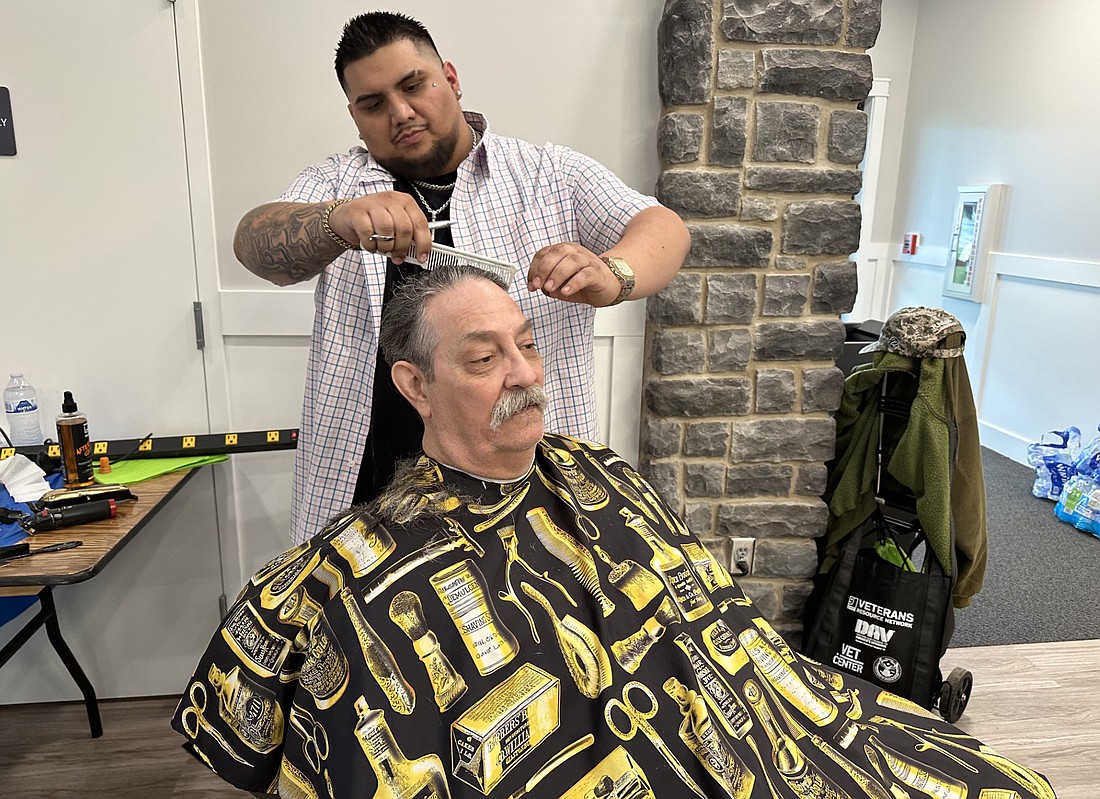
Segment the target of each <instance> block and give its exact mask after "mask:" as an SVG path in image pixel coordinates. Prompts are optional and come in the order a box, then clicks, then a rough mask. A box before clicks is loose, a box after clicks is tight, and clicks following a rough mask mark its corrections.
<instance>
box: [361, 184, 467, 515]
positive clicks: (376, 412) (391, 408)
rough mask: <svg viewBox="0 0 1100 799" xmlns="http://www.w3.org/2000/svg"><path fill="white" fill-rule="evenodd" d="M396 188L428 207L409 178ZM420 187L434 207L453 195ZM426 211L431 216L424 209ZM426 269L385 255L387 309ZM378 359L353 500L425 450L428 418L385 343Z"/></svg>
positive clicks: (443, 237)
mask: <svg viewBox="0 0 1100 799" xmlns="http://www.w3.org/2000/svg"><path fill="white" fill-rule="evenodd" d="M456 175H457V173H456V172H451V173H449V174H446V175H440V176H439V177H435V178H431V179H429V180H428V181H427V182H428V183H434V184H437V185H446V184H449V183H454V181H455V177H456ZM393 188H394V191H402V192H404V193H405V194H409V195H411V196H412V198H413V199H414V200H416V201H417V205H419V206H420V207H421V209H424V206H423V203H421V202H420V200H419V199H418V198H417V196H416V192H414V191H413V188H412V185H411V184H410V183H409V182H408V181H407V180H405V179H404V178H397V179H396V180H395V181H394V184H393ZM418 190H419V191H420V193H421V194H422V195H423V196H424V199H425V200H427V202H428V204H429V205H430V206H431V207H432V208H439V207H440V206H441V205H443V204H444V203H445V202H447V200H448V199H449V198H450V196H451V191H453V190H452V189H448V190H447V191H435V190H433V189H425V188H423V184H421V186H419V187H418ZM450 211H451V209H450V206H449V205H448V206H447V207H446V208H444V209H443V210H442V211H441V212H439V213H438V214H436V215H435V219H437V220H440V221H442V220H445V219H450ZM425 216H427V217H428V218H429V219H431V218H432V216H431V214H429V213H428V212H427V210H425ZM434 234H435V235H434V241H435V242H436V243H437V244H446V245H447V246H453V239H452V238H451V231H450V229H449V228H442V229H440V230H436V231H434ZM421 272H423V269H421V268H420V267H419V266H417V265H416V264H412V263H409V262H407V261H406V262H405V263H403V264H400V265H398V264H395V263H394V262H393V261H391V260H389V259H387V260H386V287H385V289H384V290H383V292H382V309H383V311H384V310H385V308H386V305H387V303H389V301H390V299H391V298H392V297H393V295H394V292H395V291H396V290H397V288H398V287H399V286H400V285H401V284H402V283H404V282H405V281H406V280H408V279H409V278H410V277H415V276H416V275H418V274H420V273H421ZM377 360H378V365H377V368H376V369H375V372H374V400H373V405H372V408H371V419H370V431H369V432H368V433H367V443H366V446H365V448H364V451H363V462H362V464H361V465H360V467H359V478H358V479H357V480H356V482H355V494H354V496H353V498H352V501H353V503H354V504H356V505H358V504H360V503H363V502H370V501H371V500H372V499H374V498H375V497H376V496H378V494H379V493H381V491H382V489H383V488H385V487H386V486H387V485H389V482H390V480H392V479H393V475H394V470H395V468H396V466H397V463H398V461H400V460H403V459H404V458H408V457H410V456H412V455H415V454H417V453H419V452H420V451H421V448H422V445H421V442H422V439H423V437H424V423H423V421H422V420H421V419H420V414H418V413H417V412H416V409H415V408H413V406H412V405H410V404H409V402H408V401H407V400H406V399H405V398H404V397H402V396H401V394H400V393H399V392H398V390H397V387H396V386H394V384H393V380H392V379H391V378H390V364H389V362H387V361H386V358H385V356H384V355H383V354H382V351H381V349H379V350H378V354H377Z"/></svg>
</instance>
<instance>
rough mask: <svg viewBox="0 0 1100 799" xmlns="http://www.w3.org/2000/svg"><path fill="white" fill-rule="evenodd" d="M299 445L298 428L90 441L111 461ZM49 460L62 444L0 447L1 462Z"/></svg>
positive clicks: (95, 451)
mask: <svg viewBox="0 0 1100 799" xmlns="http://www.w3.org/2000/svg"><path fill="white" fill-rule="evenodd" d="M297 446H298V430H297V428H294V429H289V430H250V431H248V432H245V433H196V434H195V435H186V436H157V437H149V438H123V439H117V440H112V441H93V442H92V459H93V460H98V459H99V458H102V457H103V456H104V455H106V456H107V457H108V458H110V459H111V460H116V459H118V458H123V457H125V458H127V459H128V460H136V459H138V458H183V457H187V456H190V455H194V456H196V457H199V456H204V455H232V454H234V453H238V452H269V451H273V450H279V449H294V448H295V447H297ZM42 449H45V450H46V454H47V455H48V456H49V457H51V458H56V459H60V457H61V445H59V444H45V445H42V446H37V447H0V460H4V459H5V458H10V457H11V456H13V455H15V454H16V453H19V454H20V455H26V456H27V457H29V458H30V459H31V460H34V458H35V457H36V456H37V455H38V453H39V452H40V451H41V450H42Z"/></svg>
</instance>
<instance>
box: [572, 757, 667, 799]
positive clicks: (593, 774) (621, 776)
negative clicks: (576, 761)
mask: <svg viewBox="0 0 1100 799" xmlns="http://www.w3.org/2000/svg"><path fill="white" fill-rule="evenodd" d="M561 799H654V796H653V789H652V788H651V787H650V785H649V778H648V777H647V776H646V774H645V772H644V771H643V770H642V766H641V764H640V763H639V762H638V761H637V760H635V759H634V758H632V757H631V756H630V753H629V752H627V751H626V750H625V749H624V748H623V747H621V746H616V747H615V749H613V750H612V752H611V754H609V755H608V756H607V757H605V758H604V759H603V760H601V761H600V762H599V763H597V764H596V765H595V766H594V767H593V768H592V769H591V770H590V771H589V772H588V773H587V774H585V775H584V776H583V777H581V778H580V779H579V780H578V781H577V782H576V783H575V784H574V785H573V786H572V787H571V788H570V789H569V790H567V791H566V792H565V793H563V794H562V795H561Z"/></svg>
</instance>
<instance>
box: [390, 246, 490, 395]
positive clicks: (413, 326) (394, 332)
mask: <svg viewBox="0 0 1100 799" xmlns="http://www.w3.org/2000/svg"><path fill="white" fill-rule="evenodd" d="M468 280H487V281H489V282H490V283H492V284H493V285H495V286H497V287H499V288H500V289H502V290H503V291H507V290H508V284H507V283H505V282H504V281H503V280H501V279H500V278H499V277H497V276H496V275H494V274H492V273H490V272H486V271H484V270H482V269H477V268H476V267H473V266H467V265H465V264H462V265H458V266H445V267H442V268H440V269H432V270H430V271H427V272H425V273H424V274H422V275H417V276H416V277H414V278H411V279H409V280H407V281H405V282H404V283H402V284H401V286H400V287H399V288H398V289H397V291H396V292H395V293H394V296H393V297H392V298H391V299H390V301H389V302H387V303H386V306H385V308H384V309H383V311H382V329H381V331H380V332H379V335H378V346H379V349H380V350H381V351H382V354H383V355H384V356H385V358H386V360H387V361H388V362H389V363H390V364H394V363H397V362H398V361H408V362H409V363H411V364H413V365H414V366H416V367H417V368H418V369H419V370H420V371H421V372H423V373H424V376H425V377H426V378H427V379H428V380H432V379H434V377H435V371H434V369H433V368H432V357H433V355H434V353H435V348H436V345H438V344H439V339H440V337H441V335H442V331H439V330H433V329H432V326H431V325H428V324H425V319H424V316H425V314H424V308H425V306H426V305H427V304H428V300H430V299H432V298H433V297H435V296H436V295H438V294H442V293H443V292H445V291H448V290H450V289H452V288H455V287H456V286H458V285H460V284H462V283H465V282H466V281H468Z"/></svg>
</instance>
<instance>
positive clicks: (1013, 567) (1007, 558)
mask: <svg viewBox="0 0 1100 799" xmlns="http://www.w3.org/2000/svg"><path fill="white" fill-rule="evenodd" d="M982 463H983V466H984V468H985V484H986V521H987V527H988V534H989V563H988V565H987V567H986V572H985V584H984V585H983V587H982V590H981V592H980V593H979V594H978V595H977V596H976V597H975V598H974V601H973V603H972V604H971V605H970V607H967V608H963V609H961V610H957V611H956V612H955V633H954V635H953V636H952V638H951V641H950V644H949V645H950V646H952V647H961V646H992V645H995V644H1023V643H1036V642H1043V641H1077V640H1083V639H1091V638H1100V606H1098V605H1100V603H1098V601H1097V599H1098V596H1100V588H1098V584H1100V538H1096V537H1095V536H1093V535H1089V534H1087V533H1082V532H1081V531H1080V530H1077V529H1076V528H1074V527H1073V526H1072V525H1069V524H1066V523H1065V522H1063V521H1061V520H1059V519H1058V518H1057V517H1056V516H1055V515H1054V503H1053V502H1051V501H1050V500H1046V499H1039V498H1038V497H1035V496H1032V494H1031V485H1032V482H1033V480H1034V472H1033V471H1032V469H1031V468H1030V467H1027V466H1023V465H1021V464H1019V463H1016V462H1014V461H1012V460H1009V459H1008V458H1005V457H1003V456H1001V455H998V454H997V453H995V452H993V451H991V450H988V449H985V448H983V449H982Z"/></svg>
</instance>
